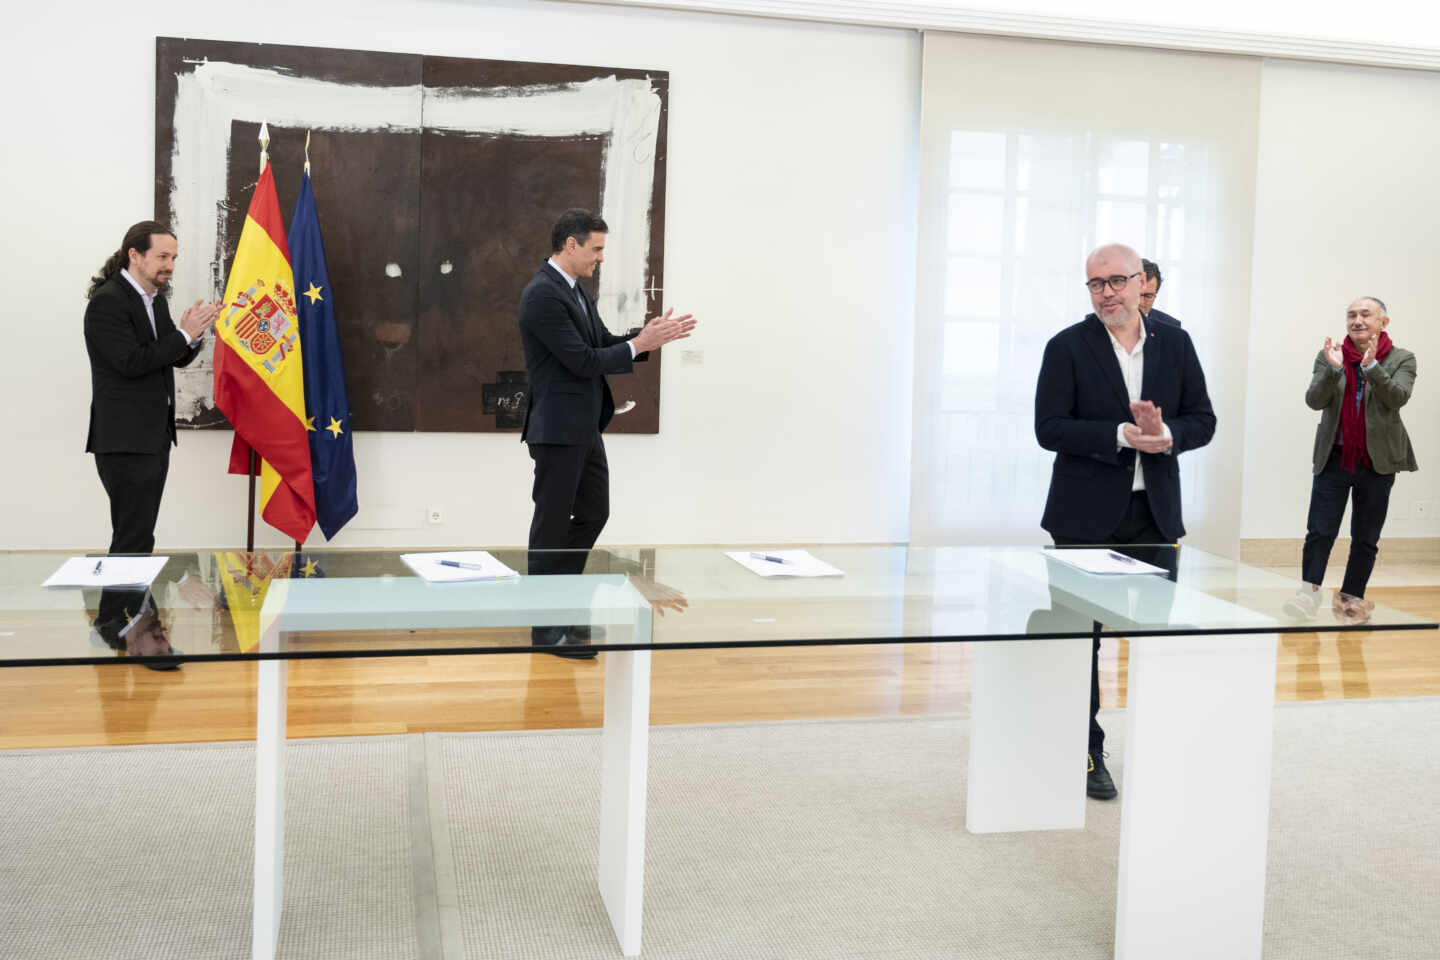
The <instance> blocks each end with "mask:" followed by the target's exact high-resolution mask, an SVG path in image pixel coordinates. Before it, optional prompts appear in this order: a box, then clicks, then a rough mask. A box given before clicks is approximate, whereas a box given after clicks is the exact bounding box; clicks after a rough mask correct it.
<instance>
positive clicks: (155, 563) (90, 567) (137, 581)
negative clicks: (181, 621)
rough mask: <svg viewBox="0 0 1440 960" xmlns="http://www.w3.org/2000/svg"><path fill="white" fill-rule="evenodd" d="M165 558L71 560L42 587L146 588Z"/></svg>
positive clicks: (89, 558) (88, 558)
mask: <svg viewBox="0 0 1440 960" xmlns="http://www.w3.org/2000/svg"><path fill="white" fill-rule="evenodd" d="M169 559H170V558H169V557H71V558H70V559H69V560H66V561H65V562H64V563H62V564H60V569H59V570H56V571H55V572H54V573H52V574H50V578H49V579H48V580H46V581H45V583H44V584H42V586H46V587H148V586H150V584H151V582H152V581H154V579H155V578H156V577H157V576H159V575H160V570H161V568H162V567H164V566H165V562H166V561H167V560H169Z"/></svg>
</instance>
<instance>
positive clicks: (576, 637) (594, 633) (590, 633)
mask: <svg viewBox="0 0 1440 960" xmlns="http://www.w3.org/2000/svg"><path fill="white" fill-rule="evenodd" d="M565 635H566V636H568V637H569V638H570V639H571V640H573V641H575V642H576V643H596V642H598V641H602V640H604V639H605V628H604V627H582V626H575V627H566V628H565Z"/></svg>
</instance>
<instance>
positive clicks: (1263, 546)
mask: <svg viewBox="0 0 1440 960" xmlns="http://www.w3.org/2000/svg"><path fill="white" fill-rule="evenodd" d="M1304 543H1305V541H1304V539H1303V538H1300V537H1290V538H1286V539H1264V540H1261V539H1256V540H1241V541H1240V562H1241V563H1248V564H1251V565H1252V566H1256V567H1298V566H1300V548H1301V547H1302V546H1303V545H1304ZM1349 552H1350V538H1349V537H1340V538H1338V539H1336V541H1335V548H1334V549H1333V550H1331V551H1330V556H1331V557H1332V558H1334V557H1344V556H1345V555H1346V554H1347V553H1349ZM1400 563H1406V564H1412V563H1425V564H1430V563H1433V564H1440V537H1384V538H1381V540H1380V556H1379V557H1378V558H1377V559H1376V561H1375V567H1376V569H1377V570H1378V569H1382V568H1383V567H1385V565H1386V564H1400Z"/></svg>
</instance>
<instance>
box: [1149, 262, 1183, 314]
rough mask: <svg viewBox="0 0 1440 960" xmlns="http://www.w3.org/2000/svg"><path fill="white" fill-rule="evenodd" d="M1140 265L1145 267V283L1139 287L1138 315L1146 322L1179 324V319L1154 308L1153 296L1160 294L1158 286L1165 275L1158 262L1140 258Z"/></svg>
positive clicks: (1161, 284)
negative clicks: (1161, 271) (1162, 273)
mask: <svg viewBox="0 0 1440 960" xmlns="http://www.w3.org/2000/svg"><path fill="white" fill-rule="evenodd" d="M1140 265H1141V266H1142V267H1144V268H1145V285H1144V286H1142V287H1141V288H1140V316H1141V317H1142V318H1144V320H1145V322H1146V323H1151V322H1159V323H1172V324H1174V325H1175V326H1177V327H1178V326H1180V321H1179V320H1176V319H1175V318H1174V317H1172V316H1170V314H1168V313H1166V312H1165V311H1164V310H1157V309H1155V298H1156V297H1158V296H1160V287H1161V286H1163V285H1164V283H1165V277H1164V276H1162V275H1161V273H1160V264H1158V263H1156V262H1154V261H1153V260H1141V261H1140Z"/></svg>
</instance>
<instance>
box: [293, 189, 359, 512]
mask: <svg viewBox="0 0 1440 960" xmlns="http://www.w3.org/2000/svg"><path fill="white" fill-rule="evenodd" d="M288 239H289V243H290V265H291V269H292V270H293V271H294V274H295V293H296V297H295V301H296V306H297V307H298V308H299V311H298V312H299V319H300V352H301V356H302V358H303V360H304V365H305V412H306V414H308V416H307V418H306V423H305V427H306V431H307V432H306V436H307V437H308V438H309V440H310V467H311V473H312V474H313V476H314V480H315V519H316V520H317V521H318V522H319V524H320V529H321V530H322V531H324V533H325V539H326V540H329V539H331V538H332V537H334V536H335V534H337V533H339V532H340V528H341V527H343V526H345V523H346V521H348V520H349V519H350V518H351V517H353V516H355V513H356V511H357V510H359V509H360V506H359V503H358V502H357V501H356V499H355V450H354V448H353V447H352V446H351V430H350V402H349V400H348V399H347V397H346V395H345V365H344V363H343V362H342V361H341V359H340V335H339V332H338V331H337V330H336V329H335V304H334V301H333V299H332V298H331V296H330V275H329V273H328V272H327V271H326V269H325V244H324V242H323V241H322V240H321V238H320V219H319V217H318V216H317V215H316V213H315V194H314V192H313V191H312V190H311V189H310V170H309V163H306V170H305V179H304V180H303V181H302V182H301V184H300V197H299V199H298V200H296V201H295V216H293V217H291V218H290V236H289V238H288Z"/></svg>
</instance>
